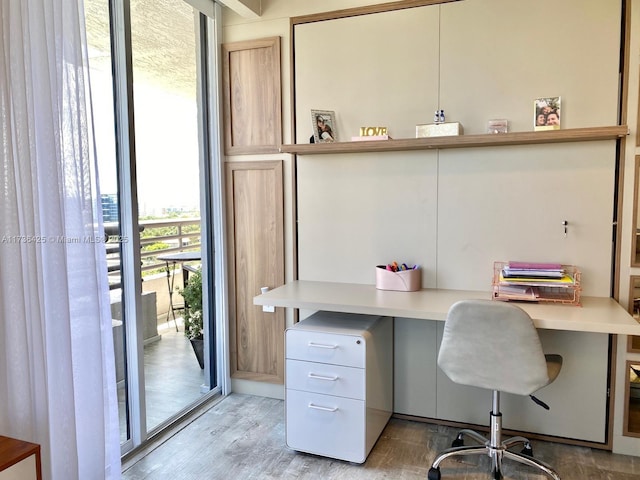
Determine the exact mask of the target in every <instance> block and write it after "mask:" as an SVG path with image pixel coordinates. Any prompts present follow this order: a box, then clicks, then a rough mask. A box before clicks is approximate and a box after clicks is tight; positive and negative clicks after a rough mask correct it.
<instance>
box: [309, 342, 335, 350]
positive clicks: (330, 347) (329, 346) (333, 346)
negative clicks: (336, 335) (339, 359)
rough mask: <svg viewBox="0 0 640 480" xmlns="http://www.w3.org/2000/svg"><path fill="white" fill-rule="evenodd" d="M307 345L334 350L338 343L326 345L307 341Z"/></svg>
mask: <svg viewBox="0 0 640 480" xmlns="http://www.w3.org/2000/svg"><path fill="white" fill-rule="evenodd" d="M309 346H310V347H315V348H328V349H330V350H335V349H336V348H338V345H327V344H326V343H315V342H309Z"/></svg>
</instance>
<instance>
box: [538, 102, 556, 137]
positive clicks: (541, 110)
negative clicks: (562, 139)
mask: <svg viewBox="0 0 640 480" xmlns="http://www.w3.org/2000/svg"><path fill="white" fill-rule="evenodd" d="M533 115H534V117H533V129H534V130H535V131H539V130H559V129H560V97H542V98H536V99H535V100H534V102H533Z"/></svg>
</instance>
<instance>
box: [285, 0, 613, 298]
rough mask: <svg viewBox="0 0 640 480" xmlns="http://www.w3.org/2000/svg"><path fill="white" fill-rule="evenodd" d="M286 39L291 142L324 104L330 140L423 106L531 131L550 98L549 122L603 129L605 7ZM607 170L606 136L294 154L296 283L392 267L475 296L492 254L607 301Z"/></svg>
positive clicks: (478, 2) (472, 129)
mask: <svg viewBox="0 0 640 480" xmlns="http://www.w3.org/2000/svg"><path fill="white" fill-rule="evenodd" d="M557 24H560V25H561V26H562V27H561V28H551V26H556V25H557ZM549 30H552V31H553V36H549V35H541V34H540V33H541V32H548V31H549ZM355 32H357V35H354V33H355ZM295 41H296V47H295V85H294V86H295V92H296V105H295V110H296V126H297V142H298V143H307V142H308V139H309V136H310V134H311V131H312V122H311V118H310V113H309V112H310V110H311V109H326V110H334V111H335V112H336V124H337V130H338V137H339V139H340V140H343V141H344V140H350V137H351V136H353V135H358V133H359V128H360V127H361V126H369V125H384V126H387V127H388V128H389V131H390V134H391V135H392V136H393V137H394V138H408V137H413V136H415V125H416V124H419V123H429V122H431V120H432V117H433V111H434V110H435V109H438V108H442V109H444V110H445V113H446V114H447V119H448V120H449V121H458V122H460V123H462V125H463V127H464V131H465V133H471V134H474V133H484V132H485V131H486V123H487V120H489V119H492V118H507V119H508V120H509V124H510V130H511V131H531V130H533V111H534V109H533V100H534V99H535V98H537V97H544V96H561V97H562V124H563V128H579V127H591V126H603V125H615V124H616V123H617V95H618V52H619V49H620V3H619V1H618V0H609V1H595V0H592V1H590V2H587V3H585V2H584V1H579V0H570V1H569V0H566V1H563V2H560V3H559V4H558V2H554V1H552V0H545V1H535V2H534V1H527V2H517V3H516V2H511V1H508V0H466V1H464V2H456V3H448V4H443V5H439V6H427V7H420V8H414V9H408V10H401V11H395V12H387V13H380V14H372V15H363V16H358V17H350V18H343V19H338V20H331V21H324V22H314V23H309V24H304V25H299V26H296V27H295ZM583 52H589V54H588V55H583V54H582V53H583ZM614 175H615V142H614V141H605V142H594V143H573V144H562V145H542V146H523V147H520V146H514V147H483V148H466V149H453V150H442V151H436V152H401V153H391V154H375V155H371V154H345V155H339V156H333V155H332V156H327V155H322V156H315V155H300V156H298V211H299V216H298V218H299V224H298V228H299V230H298V232H299V237H298V238H299V274H300V278H301V279H309V280H330V279H333V280H337V281H345V282H356V283H374V278H375V277H374V272H375V270H374V268H375V265H377V264H384V263H390V262H391V261H393V260H397V261H399V262H407V263H412V264H414V263H417V264H420V265H421V266H423V268H424V273H423V285H424V286H427V287H438V288H456V289H468V290H486V291H489V290H490V288H491V277H492V266H493V262H494V261H501V260H529V261H553V262H561V263H566V264H574V265H577V266H578V267H579V268H580V269H581V270H582V271H583V276H582V279H583V294H585V295H596V296H608V295H609V293H610V288H611V282H610V279H611V278H610V277H611V254H612V244H611V224H612V215H613V209H614V205H613V192H614V181H615V180H614ZM565 220H566V221H567V222H569V229H568V235H567V237H565V236H564V228H563V227H562V222H563V221H565Z"/></svg>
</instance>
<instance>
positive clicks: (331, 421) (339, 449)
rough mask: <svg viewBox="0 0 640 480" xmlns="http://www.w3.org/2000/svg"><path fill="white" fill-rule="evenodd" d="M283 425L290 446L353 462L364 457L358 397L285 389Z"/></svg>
mask: <svg viewBox="0 0 640 480" xmlns="http://www.w3.org/2000/svg"><path fill="white" fill-rule="evenodd" d="M286 426H287V446H288V447H289V448H293V449H294V450H299V451H301V452H307V453H313V454H316V455H323V456H327V457H332V458H337V459H339V460H346V461H349V462H357V463H362V462H364V461H365V459H366V458H367V453H368V452H366V451H365V449H366V448H365V406H364V402H363V401H362V400H353V399H350V398H343V397H334V396H330V395H321V394H318V393H309V392H300V391H298V390H289V389H287V391H286Z"/></svg>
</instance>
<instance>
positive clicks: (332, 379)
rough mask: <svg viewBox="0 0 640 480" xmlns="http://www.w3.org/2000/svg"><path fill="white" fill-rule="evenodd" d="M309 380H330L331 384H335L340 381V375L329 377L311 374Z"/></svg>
mask: <svg viewBox="0 0 640 480" xmlns="http://www.w3.org/2000/svg"><path fill="white" fill-rule="evenodd" d="M309 378H315V379H316V380H329V381H331V382H335V381H336V380H338V375H332V376H330V377H329V376H325V375H318V374H317V373H313V372H309Z"/></svg>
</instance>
